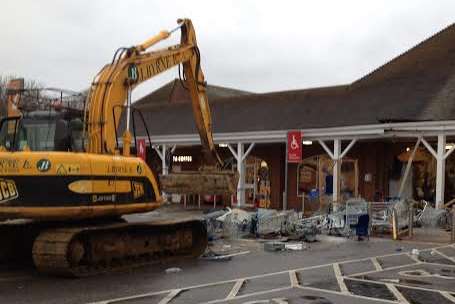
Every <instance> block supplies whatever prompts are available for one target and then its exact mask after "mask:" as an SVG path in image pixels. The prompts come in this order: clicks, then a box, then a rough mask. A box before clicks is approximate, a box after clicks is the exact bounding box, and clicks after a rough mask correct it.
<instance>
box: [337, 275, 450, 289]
mask: <svg viewBox="0 0 455 304" xmlns="http://www.w3.org/2000/svg"><path fill="white" fill-rule="evenodd" d="M346 279H348V280H352V281H358V282H364V283H372V284H378V285H385V284H389V283H384V282H378V281H374V280H365V279H359V278H351V277H346ZM390 284H393V285H395V286H398V287H403V288H410V289H416V290H422V291H430V292H437V293H443V292H448V293H451V292H453V291H451V290H441V289H431V288H425V287H417V286H411V285H404V284H400V283H390Z"/></svg>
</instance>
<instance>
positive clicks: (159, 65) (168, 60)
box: [86, 19, 222, 165]
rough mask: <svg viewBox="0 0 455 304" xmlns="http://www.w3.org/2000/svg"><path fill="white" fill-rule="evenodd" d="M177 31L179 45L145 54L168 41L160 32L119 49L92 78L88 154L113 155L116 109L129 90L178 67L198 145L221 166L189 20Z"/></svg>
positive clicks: (182, 22) (122, 104) (118, 112)
mask: <svg viewBox="0 0 455 304" xmlns="http://www.w3.org/2000/svg"><path fill="white" fill-rule="evenodd" d="M179 28H180V29H181V31H182V36H181V43H180V44H178V45H174V46H171V47H169V48H166V49H162V50H158V51H149V52H146V51H147V49H148V48H150V47H151V46H152V45H155V44H156V43H158V42H159V41H161V40H163V39H166V38H167V37H169V35H170V33H169V32H166V31H162V32H160V33H159V34H158V35H157V36H155V37H152V38H150V39H149V40H147V41H145V42H144V43H142V44H140V45H138V46H134V47H131V48H128V49H126V48H124V49H121V51H122V52H123V54H120V56H119V59H115V58H114V60H113V62H112V63H111V64H108V65H106V66H105V67H104V68H103V69H102V70H101V71H100V73H99V74H98V75H97V76H96V77H95V79H94V81H93V83H92V86H91V90H90V94H89V97H88V102H87V106H86V109H87V111H86V115H87V116H88V117H87V119H86V121H87V131H88V149H87V150H88V152H91V153H100V154H103V153H110V154H114V153H115V151H116V149H117V147H116V138H115V136H116V132H115V129H116V128H117V126H116V125H115V124H114V122H117V121H119V118H120V116H121V113H122V111H121V110H119V109H123V107H124V106H125V103H126V101H127V99H128V95H129V93H130V92H131V90H132V89H134V88H135V87H136V86H137V85H139V84H140V83H142V82H144V81H146V80H148V79H150V78H152V77H154V76H156V75H158V74H160V73H162V72H164V71H166V70H168V69H170V68H172V67H174V66H177V65H179V64H182V65H183V71H184V75H185V77H186V79H185V80H184V81H185V83H186V87H187V88H188V89H189V91H190V95H191V99H192V109H193V114H194V118H195V122H196V127H197V129H198V132H199V135H200V138H201V144H202V146H203V148H204V150H206V151H208V152H209V154H210V156H211V157H212V159H213V160H215V161H216V162H217V163H218V164H220V165H221V164H222V161H221V159H220V157H219V155H218V153H217V152H216V148H215V145H214V142H213V136H212V123H211V115H210V108H209V105H208V100H207V95H206V91H205V79H204V74H203V72H202V70H201V68H200V54H199V50H198V47H197V43H196V37H195V32H194V28H193V26H192V23H191V21H190V20H189V19H183V20H180V22H179ZM126 139H127V137H126ZM128 147H129V146H128V144H127V145H125V142H124V150H125V148H127V149H126V150H129V149H128ZM127 153H128V152H127ZM124 154H125V153H124Z"/></svg>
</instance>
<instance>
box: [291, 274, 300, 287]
mask: <svg viewBox="0 0 455 304" xmlns="http://www.w3.org/2000/svg"><path fill="white" fill-rule="evenodd" d="M289 280H290V281H291V286H292V287H295V286H299V279H298V278H297V272H295V271H294V270H291V271H289Z"/></svg>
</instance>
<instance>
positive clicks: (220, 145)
mask: <svg viewBox="0 0 455 304" xmlns="http://www.w3.org/2000/svg"><path fill="white" fill-rule="evenodd" d="M218 146H219V147H220V148H227V146H228V145H227V144H219V145H218Z"/></svg>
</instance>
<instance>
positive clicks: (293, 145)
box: [291, 135, 299, 150]
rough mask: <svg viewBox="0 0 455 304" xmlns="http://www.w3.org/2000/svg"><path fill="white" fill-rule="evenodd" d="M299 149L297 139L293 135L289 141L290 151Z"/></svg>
mask: <svg viewBox="0 0 455 304" xmlns="http://www.w3.org/2000/svg"><path fill="white" fill-rule="evenodd" d="M298 147H299V144H298V143H297V139H296V138H295V135H292V139H291V149H292V150H297V149H298Z"/></svg>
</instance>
